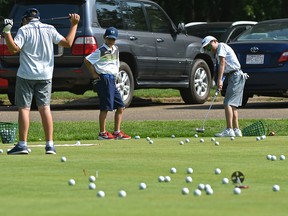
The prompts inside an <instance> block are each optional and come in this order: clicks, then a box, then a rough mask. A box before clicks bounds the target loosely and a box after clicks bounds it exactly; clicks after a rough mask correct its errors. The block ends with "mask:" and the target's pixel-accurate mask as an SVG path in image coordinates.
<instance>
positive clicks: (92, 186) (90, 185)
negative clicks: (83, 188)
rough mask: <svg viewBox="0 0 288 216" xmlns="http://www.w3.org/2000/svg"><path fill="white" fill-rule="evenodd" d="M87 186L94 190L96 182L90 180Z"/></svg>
mask: <svg viewBox="0 0 288 216" xmlns="http://www.w3.org/2000/svg"><path fill="white" fill-rule="evenodd" d="M88 188H89V189H90V190H95V189H96V184H95V183H93V182H90V183H89V186H88Z"/></svg>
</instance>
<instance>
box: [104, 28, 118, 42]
mask: <svg viewBox="0 0 288 216" xmlns="http://www.w3.org/2000/svg"><path fill="white" fill-rule="evenodd" d="M104 37H105V38H113V39H115V40H116V39H117V37H118V30H117V29H116V28H114V27H109V28H107V29H106V31H105V34H104Z"/></svg>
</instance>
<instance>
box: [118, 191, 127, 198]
mask: <svg viewBox="0 0 288 216" xmlns="http://www.w3.org/2000/svg"><path fill="white" fill-rule="evenodd" d="M118 195H119V197H126V196H127V193H126V191H124V190H120V191H119V193H118Z"/></svg>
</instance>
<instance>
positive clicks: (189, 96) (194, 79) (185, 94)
mask: <svg viewBox="0 0 288 216" xmlns="http://www.w3.org/2000/svg"><path fill="white" fill-rule="evenodd" d="M210 87H211V73H210V69H209V67H208V65H207V63H206V62H205V61H204V60H202V59H197V60H195V62H194V64H193V66H192V71H191V74H190V79H189V88H181V89H180V95H181V97H182V99H183V101H184V102H185V103H186V104H203V103H205V102H206V100H207V98H208V97H209V95H210Z"/></svg>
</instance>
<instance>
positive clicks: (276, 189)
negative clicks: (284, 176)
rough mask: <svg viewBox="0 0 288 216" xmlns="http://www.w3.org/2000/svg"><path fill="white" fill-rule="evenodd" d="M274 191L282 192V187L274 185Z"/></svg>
mask: <svg viewBox="0 0 288 216" xmlns="http://www.w3.org/2000/svg"><path fill="white" fill-rule="evenodd" d="M272 190H273V191H275V192H277V191H279V190H280V186H279V185H273V187H272Z"/></svg>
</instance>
